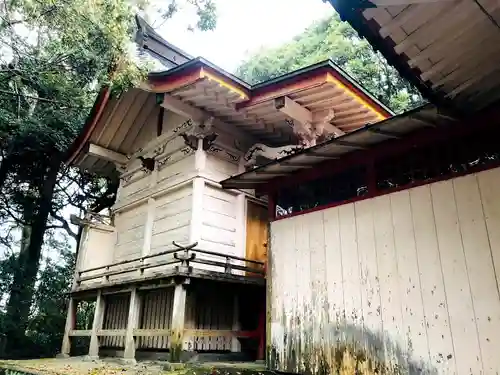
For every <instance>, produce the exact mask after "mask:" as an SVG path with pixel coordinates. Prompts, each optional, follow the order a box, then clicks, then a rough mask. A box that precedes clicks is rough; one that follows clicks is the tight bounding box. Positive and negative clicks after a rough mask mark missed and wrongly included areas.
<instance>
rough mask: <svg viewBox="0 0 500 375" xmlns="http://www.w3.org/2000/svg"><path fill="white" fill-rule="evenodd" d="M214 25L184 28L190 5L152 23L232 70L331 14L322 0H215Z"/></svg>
mask: <svg viewBox="0 0 500 375" xmlns="http://www.w3.org/2000/svg"><path fill="white" fill-rule="evenodd" d="M215 2H216V6H217V15H218V18H217V28H216V29H215V30H214V31H205V32H202V31H198V30H196V31H188V30H187V26H188V25H189V24H194V23H195V22H196V19H197V17H196V14H195V13H194V9H193V8H192V7H187V6H186V7H184V8H183V9H181V10H179V12H178V13H176V14H175V15H174V17H173V18H172V19H170V20H168V21H167V22H165V23H164V24H163V25H161V26H160V24H161V22H162V21H160V20H154V21H153V20H152V25H153V27H158V26H160V27H158V29H157V31H158V32H159V34H160V35H161V36H163V38H165V39H166V40H167V41H168V42H170V43H172V44H174V45H176V46H177V47H179V48H180V49H181V50H183V51H185V52H186V53H188V54H190V55H192V56H193V57H199V56H201V57H204V58H205V59H206V60H208V61H210V62H212V63H214V64H216V65H218V66H220V67H221V68H223V69H224V70H227V71H229V72H231V73H233V72H234V71H235V70H236V68H237V67H238V65H239V63H240V62H241V61H242V60H244V59H245V57H247V56H248V55H249V52H252V51H256V50H258V49H259V47H261V46H265V47H273V46H279V45H280V44H282V43H284V42H286V41H288V40H290V39H292V38H293V37H294V36H295V35H297V34H300V33H301V32H302V31H303V30H304V29H306V28H307V27H308V26H309V25H311V24H312V23H313V22H314V21H315V20H319V19H322V18H325V17H328V16H329V15H332V14H333V7H332V6H331V5H330V4H329V3H324V2H323V1H322V0H215Z"/></svg>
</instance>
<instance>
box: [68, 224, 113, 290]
mask: <svg viewBox="0 0 500 375" xmlns="http://www.w3.org/2000/svg"><path fill="white" fill-rule="evenodd" d="M80 244H81V245H80V250H79V252H78V260H77V264H76V266H75V268H76V270H77V271H80V270H87V269H91V268H95V267H101V266H105V265H107V264H110V263H112V262H113V253H114V246H115V244H116V231H114V230H108V229H107V228H106V229H103V228H100V227H99V226H85V228H84V231H83V234H82V238H81V242H80ZM100 273H102V270H97V271H91V272H87V273H85V274H84V277H86V276H94V275H97V274H100ZM96 281H99V279H96V280H88V281H84V282H82V283H81V285H82V286H86V285H89V284H92V283H95V282H96Z"/></svg>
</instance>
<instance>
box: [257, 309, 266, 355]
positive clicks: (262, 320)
mask: <svg viewBox="0 0 500 375" xmlns="http://www.w3.org/2000/svg"><path fill="white" fill-rule="evenodd" d="M257 330H258V332H259V347H258V350H257V359H258V360H264V359H265V352H266V304H265V303H264V304H263V305H262V308H261V311H260V314H259V327H258V328H257Z"/></svg>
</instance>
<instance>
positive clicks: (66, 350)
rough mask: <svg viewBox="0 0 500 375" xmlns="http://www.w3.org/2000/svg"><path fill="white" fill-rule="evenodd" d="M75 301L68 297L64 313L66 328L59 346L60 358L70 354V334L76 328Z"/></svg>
mask: <svg viewBox="0 0 500 375" xmlns="http://www.w3.org/2000/svg"><path fill="white" fill-rule="evenodd" d="M76 304H77V303H76V301H75V300H74V299H73V298H72V297H70V298H69V302H68V311H67V313H66V326H65V327H64V337H63V341H62V345H61V356H62V357H69V356H70V353H71V337H70V332H71V331H72V330H74V329H75V327H76Z"/></svg>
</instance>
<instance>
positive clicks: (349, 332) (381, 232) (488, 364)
mask: <svg viewBox="0 0 500 375" xmlns="http://www.w3.org/2000/svg"><path fill="white" fill-rule="evenodd" d="M499 184H500V170H498V169H496V170H489V171H484V172H480V173H478V174H473V175H468V176H465V177H460V178H456V179H454V180H449V181H443V182H437V183H434V184H430V185H426V186H421V187H417V188H413V189H409V190H404V191H400V192H396V193H393V194H388V195H384V196H380V197H377V198H374V199H369V200H364V201H360V202H356V203H351V204H346V205H342V206H339V207H335V208H330V209H325V210H322V211H316V212H313V213H309V214H305V215H298V216H295V217H293V218H289V219H283V220H278V221H275V222H273V223H272V224H271V249H270V252H271V259H270V272H271V285H270V288H269V293H270V296H269V297H270V301H272V305H271V308H270V315H271V316H270V318H271V335H270V342H269V343H268V344H270V353H269V355H270V358H271V365H272V367H273V368H275V369H278V370H282V371H292V372H306V373H312V374H323V373H342V374H351V373H352V374H354V373H357V374H375V373H391V374H392V373H405V374H497V373H499V372H500V357H499V356H498V354H497V353H498V350H499V349H500V343H499V341H498V335H497V334H496V333H497V332H500V295H499V291H498V285H499V280H498V271H499V270H498V265H499V260H500V237H499V235H498V232H499V228H500V227H499V225H500V204H499V203H498V198H497V195H498V194H497V191H498V186H499Z"/></svg>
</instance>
